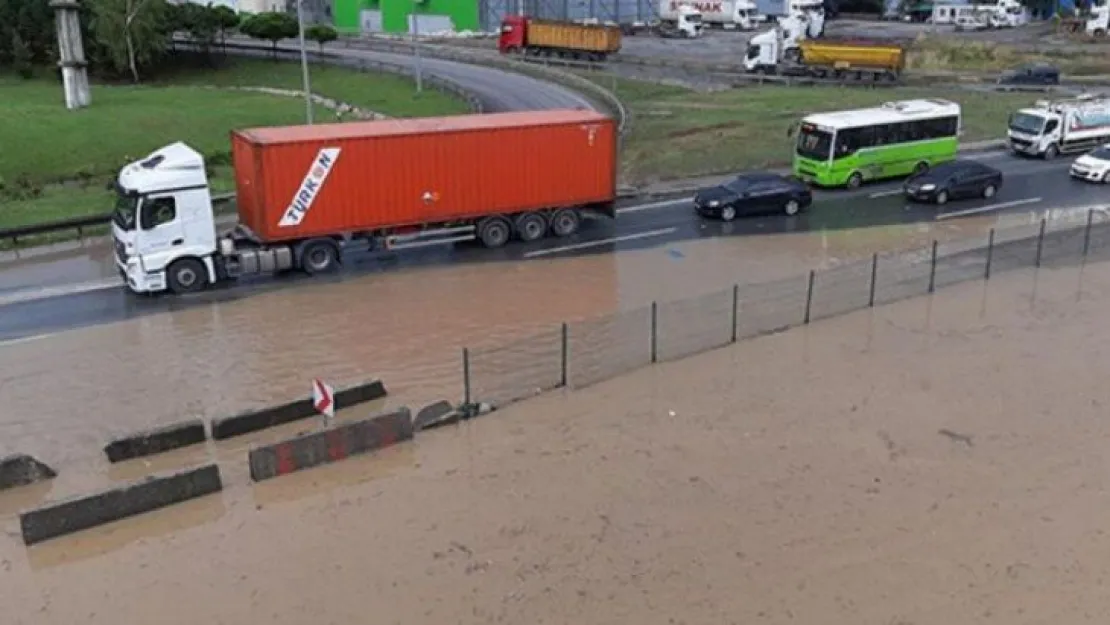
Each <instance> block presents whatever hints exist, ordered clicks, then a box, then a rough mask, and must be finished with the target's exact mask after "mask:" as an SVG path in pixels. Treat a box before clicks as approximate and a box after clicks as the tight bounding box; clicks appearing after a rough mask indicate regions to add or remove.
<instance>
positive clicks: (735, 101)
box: [592, 75, 1035, 184]
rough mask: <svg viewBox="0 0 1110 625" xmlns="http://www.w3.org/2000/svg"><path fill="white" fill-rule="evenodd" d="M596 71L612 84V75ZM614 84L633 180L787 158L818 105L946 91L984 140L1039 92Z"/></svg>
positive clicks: (968, 137)
mask: <svg viewBox="0 0 1110 625" xmlns="http://www.w3.org/2000/svg"><path fill="white" fill-rule="evenodd" d="M592 78H593V79H594V80H597V81H598V83H599V84H601V85H603V86H605V87H606V88H610V89H612V88H613V85H614V81H613V80H612V79H611V78H597V76H596V75H593V76H592ZM615 84H616V93H617V95H618V97H620V98H621V100H622V101H623V102H624V103H625V106H627V107H628V109H629V110H630V111H631V112H632V115H633V120H632V130H631V133H630V134H629V136H628V137H627V138H626V140H625V144H624V152H623V157H622V173H623V175H624V179H625V182H627V183H629V184H643V183H650V182H654V181H658V180H666V179H673V178H682V177H688V176H696V175H701V174H714V173H723V172H730V171H736V170H742V169H749V168H763V167H777V166H783V165H787V164H789V163H790V159H791V152H792V147H793V140H792V139H791V138H789V137H788V136H787V130H788V129H789V128H790V127H791V126H792V125H793V124H794V123H796V122H797V121H798V120H800V119H801V118H802V117H803V116H805V115H807V114H810V113H814V112H819V111H833V110H838V109H847V108H856V107H865V106H873V105H876V104H880V103H882V102H886V101H889V100H902V99H908V98H924V97H932V98H946V99H949V100H952V101H955V102H959V103H960V104H961V105H963V114H964V122H963V123H964V133H965V134H964V137H963V140H964V141H977V140H982V139H1001V138H1003V137H1004V136H1005V131H1006V119H1007V117H1008V116H1009V114H1010V113H1011V112H1013V111H1014V110H1015V109H1017V108H1019V107H1021V106H1028V105H1029V104H1030V103H1031V102H1032V100H1033V99H1035V96H1034V95H1030V94H1011V93H979V92H974V91H966V90H962V89H922V88H900V87H899V88H890V89H853V88H844V87H771V86H761V87H745V88H739V89H731V90H727V91H718V92H712V93H703V92H697V91H693V90H690V89H685V88H682V87H674V86H666V85H657V84H653V83H646V82H640V81H630V80H618V81H616V83H615Z"/></svg>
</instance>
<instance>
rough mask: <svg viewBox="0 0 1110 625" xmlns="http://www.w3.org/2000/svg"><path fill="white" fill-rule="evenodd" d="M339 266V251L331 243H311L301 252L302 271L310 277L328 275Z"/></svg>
mask: <svg viewBox="0 0 1110 625" xmlns="http://www.w3.org/2000/svg"><path fill="white" fill-rule="evenodd" d="M338 264H339V250H337V249H336V248H335V245H334V244H333V243H332V242H331V241H310V242H309V243H307V244H305V246H304V249H302V250H301V269H304V272H305V273H307V274H308V275H310V276H314V275H316V274H318V273H326V272H328V271H331V270H333V269H335V267H336V265H338Z"/></svg>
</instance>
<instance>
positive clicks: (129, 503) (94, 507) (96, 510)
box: [19, 464, 223, 545]
mask: <svg viewBox="0 0 1110 625" xmlns="http://www.w3.org/2000/svg"><path fill="white" fill-rule="evenodd" d="M221 490H223V482H222V481H221V480H220V469H219V467H217V466H216V465H214V464H210V465H207V466H203V467H198V468H195V469H190V470H188V471H183V472H181V473H174V474H170V475H163V476H151V477H148V478H146V479H145V480H142V481H139V482H134V483H132V484H128V485H125V486H120V487H117V488H113V489H110V490H106V491H102V492H99V493H96V494H94V495H87V496H84V497H77V498H74V499H69V500H66V501H61V502H58V503H55V504H50V505H48V506H44V507H42V508H39V509H37V510H31V511H30V512H24V513H23V514H21V515H19V525H20V528H21V529H22V530H23V543H24V544H26V545H33V544H35V543H39V542H42V541H44V540H49V539H51V538H56V537H58V536H65V535H66V534H72V533H73V532H78V531H80V530H84V529H89V528H91V527H96V526H98V525H103V524H105V523H110V522H112V521H118V520H120V519H125V518H127V517H130V516H135V515H137V514H142V513H144V512H150V511H152V510H157V509H159V508H164V507H166V506H170V505H173V504H175V503H181V502H183V501H188V500H190V499H195V498H197V497H203V496H204V495H210V494H212V493H217V492H219V491H221Z"/></svg>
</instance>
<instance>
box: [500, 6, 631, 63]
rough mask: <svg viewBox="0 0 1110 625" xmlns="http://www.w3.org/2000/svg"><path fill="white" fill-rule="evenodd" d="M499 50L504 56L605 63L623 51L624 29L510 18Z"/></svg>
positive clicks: (514, 16)
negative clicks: (517, 54) (570, 59)
mask: <svg viewBox="0 0 1110 625" xmlns="http://www.w3.org/2000/svg"><path fill="white" fill-rule="evenodd" d="M497 49H498V50H499V51H501V52H502V53H503V54H513V53H523V54H527V55H530V56H558V57H563V58H572V59H581V60H587V61H604V60H605V59H606V58H608V56H609V55H610V54H614V53H616V52H618V51H620V49H621V29H620V27H619V26H613V25H606V24H578V23H576V22H561V21H555V20H540V19H534V18H530V17H525V16H523V15H506V16H505V19H504V20H503V21H502V22H501V35H500V36H499V38H498V40H497Z"/></svg>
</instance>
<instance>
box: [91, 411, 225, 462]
mask: <svg viewBox="0 0 1110 625" xmlns="http://www.w3.org/2000/svg"><path fill="white" fill-rule="evenodd" d="M207 438H208V436H207V434H206V433H205V431H204V420H203V419H190V420H188V421H181V422H180V423H173V424H170V425H166V426H162V427H158V428H154V429H150V430H145V431H142V432H136V433H134V434H132V435H130V436H126V437H124V438H118V439H116V440H114V441H112V442H110V443H108V444H107V445H105V446H104V454H105V455H107V456H108V462H113V463H114V462H120V461H122V460H130V459H131V458H141V457H143V456H149V455H152V454H157V453H161V452H163V451H170V450H171V449H179V448H181V447H188V446H189V445H196V444H197V443H203V442H204V441H205V440H207Z"/></svg>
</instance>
